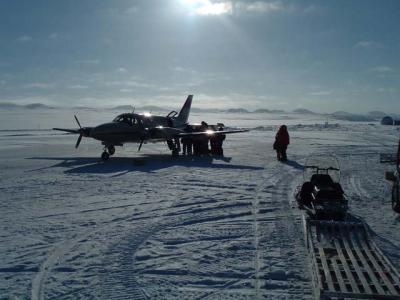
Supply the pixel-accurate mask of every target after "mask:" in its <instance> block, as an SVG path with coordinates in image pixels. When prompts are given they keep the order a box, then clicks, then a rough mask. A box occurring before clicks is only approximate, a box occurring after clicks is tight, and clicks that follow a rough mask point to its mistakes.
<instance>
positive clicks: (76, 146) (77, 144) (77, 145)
mask: <svg viewBox="0 0 400 300" xmlns="http://www.w3.org/2000/svg"><path fill="white" fill-rule="evenodd" d="M81 140H82V133H81V134H80V135H79V137H78V140H77V141H76V145H75V148H76V149H78V147H79V144H80V143H81Z"/></svg>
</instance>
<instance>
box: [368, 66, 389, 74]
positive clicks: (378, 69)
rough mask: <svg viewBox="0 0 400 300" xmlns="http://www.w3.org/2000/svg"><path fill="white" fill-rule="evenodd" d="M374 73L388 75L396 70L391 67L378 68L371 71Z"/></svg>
mask: <svg viewBox="0 0 400 300" xmlns="http://www.w3.org/2000/svg"><path fill="white" fill-rule="evenodd" d="M370 70H371V71H372V72H376V73H381V74H387V73H392V72H393V71H394V70H393V69H392V68H391V67H389V66H376V67H374V68H371V69H370Z"/></svg>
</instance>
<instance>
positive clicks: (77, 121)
mask: <svg viewBox="0 0 400 300" xmlns="http://www.w3.org/2000/svg"><path fill="white" fill-rule="evenodd" d="M74 117H75V121H76V123H78V125H79V128H80V129H82V126H81V123H79V120H78V118H77V117H76V115H74Z"/></svg>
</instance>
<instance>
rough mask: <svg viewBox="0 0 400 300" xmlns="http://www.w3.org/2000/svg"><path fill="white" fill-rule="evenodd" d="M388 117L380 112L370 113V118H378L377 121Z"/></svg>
mask: <svg viewBox="0 0 400 300" xmlns="http://www.w3.org/2000/svg"><path fill="white" fill-rule="evenodd" d="M387 115H388V114H387V113H385V112H383V111H379V110H374V111H370V112H369V113H368V116H371V117H373V118H376V119H381V118H383V117H384V116H387Z"/></svg>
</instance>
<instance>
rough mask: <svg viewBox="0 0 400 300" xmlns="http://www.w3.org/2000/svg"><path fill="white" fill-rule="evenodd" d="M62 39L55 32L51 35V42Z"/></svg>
mask: <svg viewBox="0 0 400 300" xmlns="http://www.w3.org/2000/svg"><path fill="white" fill-rule="evenodd" d="M59 37H60V35H59V34H58V33H57V32H53V33H52V34H50V35H49V39H50V40H56V39H58V38H59Z"/></svg>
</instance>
